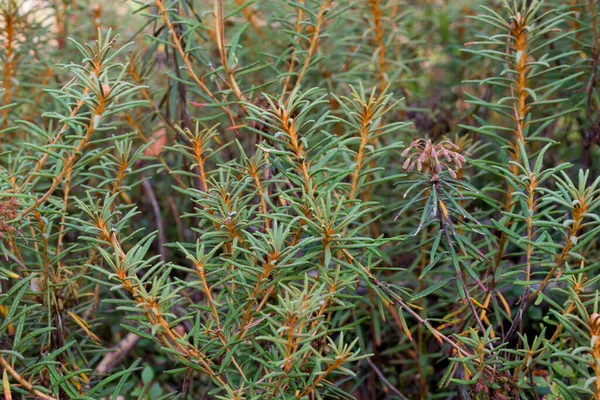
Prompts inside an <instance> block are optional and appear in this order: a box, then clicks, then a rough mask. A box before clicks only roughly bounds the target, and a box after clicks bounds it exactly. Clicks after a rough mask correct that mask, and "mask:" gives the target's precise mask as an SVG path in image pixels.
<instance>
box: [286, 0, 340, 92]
mask: <svg viewBox="0 0 600 400" xmlns="http://www.w3.org/2000/svg"><path fill="white" fill-rule="evenodd" d="M329 5H330V0H324V1H323V3H322V4H321V7H320V8H319V12H318V13H317V23H316V24H315V26H314V29H312V32H311V33H312V36H311V38H310V45H309V47H308V50H307V53H306V57H305V59H304V64H303V65H302V69H301V70H300V72H299V73H298V75H297V77H296V81H295V83H294V85H293V86H292V87H291V88H290V89H289V92H293V91H294V89H295V88H296V87H298V86H299V85H300V83H301V82H302V79H304V76H305V75H306V73H307V72H308V68H309V67H310V63H311V61H312V57H313V56H314V54H315V51H316V50H317V47H318V45H319V36H320V35H321V29H323V25H324V24H325V14H326V13H327V11H328V10H329ZM298 17H299V18H300V13H298ZM298 23H299V24H300V23H301V22H300V21H298ZM293 60H294V58H293V57H292V61H290V72H291V71H293V68H294V67H293V65H292V62H293ZM288 78H289V77H288ZM287 83H289V79H286V83H285V84H284V86H283V92H282V93H281V98H282V99H283V97H284V96H285V94H286V92H288V88H287Z"/></svg>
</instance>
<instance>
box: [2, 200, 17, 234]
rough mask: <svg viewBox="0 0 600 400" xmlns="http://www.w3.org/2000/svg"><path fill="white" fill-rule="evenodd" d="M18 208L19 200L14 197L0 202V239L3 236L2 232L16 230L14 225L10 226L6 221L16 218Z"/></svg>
mask: <svg viewBox="0 0 600 400" xmlns="http://www.w3.org/2000/svg"><path fill="white" fill-rule="evenodd" d="M18 208H19V201H18V200H17V199H16V198H15V197H11V198H9V199H8V200H4V201H2V202H0V239H3V238H4V234H6V233H13V232H15V231H16V230H17V229H16V228H15V227H14V226H10V225H9V224H8V221H10V220H13V219H15V218H17V215H18V213H17V209H18Z"/></svg>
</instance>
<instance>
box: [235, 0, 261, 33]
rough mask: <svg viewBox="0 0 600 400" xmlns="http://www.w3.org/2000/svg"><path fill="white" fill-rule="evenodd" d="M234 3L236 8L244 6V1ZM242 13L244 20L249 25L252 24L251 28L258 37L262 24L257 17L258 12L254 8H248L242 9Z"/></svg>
mask: <svg viewBox="0 0 600 400" xmlns="http://www.w3.org/2000/svg"><path fill="white" fill-rule="evenodd" d="M235 2H236V4H237V5H238V6H243V5H244V4H246V0H235ZM242 13H243V14H244V16H245V17H246V19H247V20H248V21H249V22H250V24H252V27H253V28H254V30H255V31H256V33H258V34H259V35H260V34H261V33H262V31H261V26H262V22H261V19H260V17H259V15H258V11H257V10H256V9H255V8H254V7H252V6H248V7H244V9H243V10H242Z"/></svg>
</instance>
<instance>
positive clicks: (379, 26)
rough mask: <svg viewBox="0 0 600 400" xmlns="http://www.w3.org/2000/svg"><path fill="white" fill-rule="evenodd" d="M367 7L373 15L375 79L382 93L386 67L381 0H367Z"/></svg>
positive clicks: (384, 85)
mask: <svg viewBox="0 0 600 400" xmlns="http://www.w3.org/2000/svg"><path fill="white" fill-rule="evenodd" d="M369 5H370V6H371V14H372V15H373V29H374V31H375V43H376V44H377V57H378V70H377V79H378V80H379V90H380V91H381V92H383V90H384V89H385V88H386V86H387V79H386V72H387V65H386V61H385V53H386V47H385V43H384V38H385V31H384V29H383V23H382V21H381V8H380V6H381V0H369Z"/></svg>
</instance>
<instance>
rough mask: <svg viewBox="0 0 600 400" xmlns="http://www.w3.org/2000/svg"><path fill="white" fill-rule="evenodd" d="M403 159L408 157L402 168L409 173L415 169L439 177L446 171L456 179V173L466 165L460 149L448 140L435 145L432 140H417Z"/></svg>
mask: <svg viewBox="0 0 600 400" xmlns="http://www.w3.org/2000/svg"><path fill="white" fill-rule="evenodd" d="M407 156H408V157H407ZM402 157H407V158H406V160H405V161H404V164H403V165H402V168H404V169H405V170H407V171H408V172H412V171H413V170H414V169H415V167H416V169H417V171H419V172H427V173H430V174H431V175H438V174H440V173H442V172H443V171H444V170H446V171H448V174H450V176H451V177H452V178H456V172H457V171H458V170H460V169H461V168H462V166H463V164H464V163H465V158H464V157H463V155H462V154H460V149H459V147H458V146H456V145H455V144H454V143H452V142H450V141H448V140H444V141H442V142H439V143H436V144H433V143H432V142H431V139H427V140H425V139H417V140H415V141H413V142H412V143H411V144H410V146H408V147H407V148H406V149H404V151H403V152H402Z"/></svg>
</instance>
